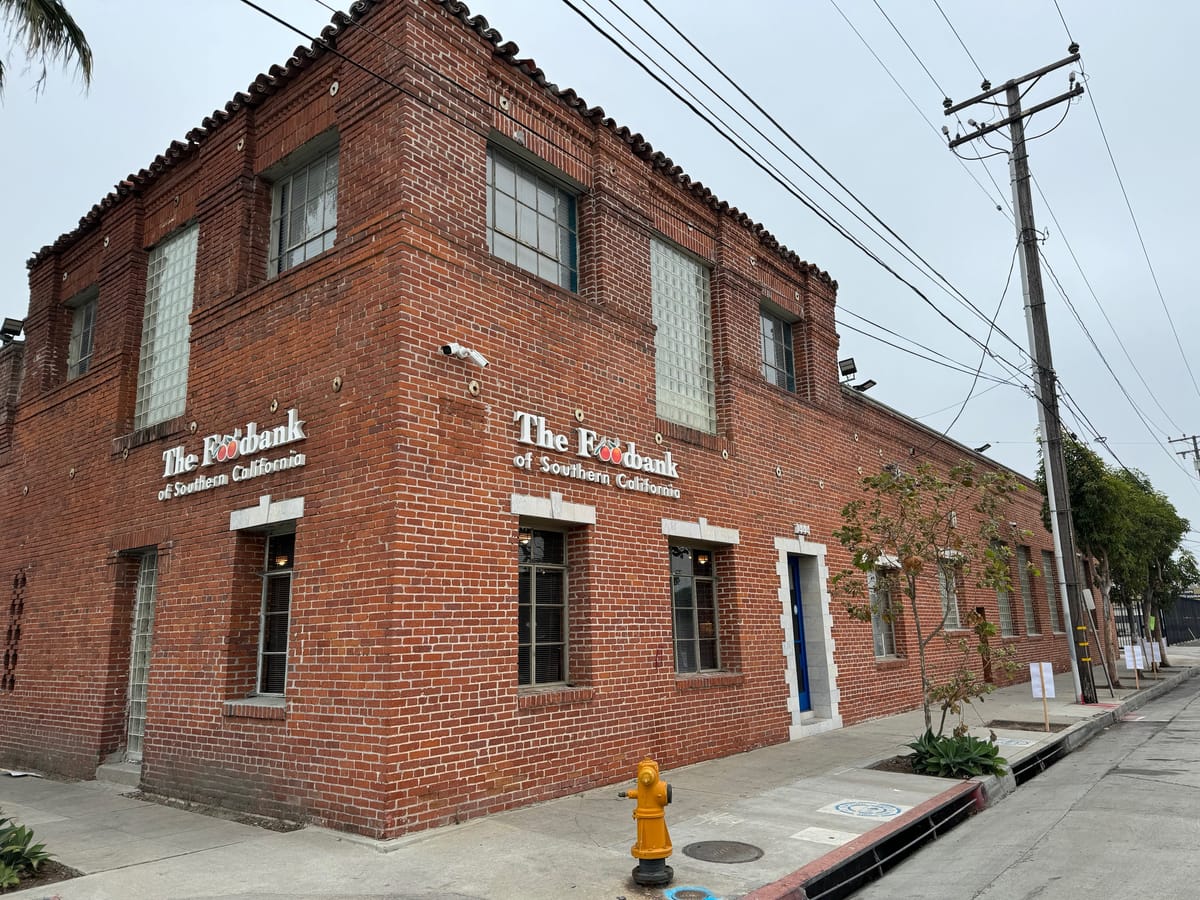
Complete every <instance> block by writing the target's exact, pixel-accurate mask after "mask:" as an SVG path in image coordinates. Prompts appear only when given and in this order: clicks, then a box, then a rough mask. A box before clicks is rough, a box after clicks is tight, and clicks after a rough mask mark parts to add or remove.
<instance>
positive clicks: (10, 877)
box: [0, 862, 21, 891]
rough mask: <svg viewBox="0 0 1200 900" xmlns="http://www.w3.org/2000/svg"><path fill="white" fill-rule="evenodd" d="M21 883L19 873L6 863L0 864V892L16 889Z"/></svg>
mask: <svg viewBox="0 0 1200 900" xmlns="http://www.w3.org/2000/svg"><path fill="white" fill-rule="evenodd" d="M20 883H21V873H20V872H19V871H17V870H16V869H14V868H13V867H12V866H10V865H8V863H2V862H0V891H3V890H6V889H8V888H10V887H16V886H17V885H18V884H20Z"/></svg>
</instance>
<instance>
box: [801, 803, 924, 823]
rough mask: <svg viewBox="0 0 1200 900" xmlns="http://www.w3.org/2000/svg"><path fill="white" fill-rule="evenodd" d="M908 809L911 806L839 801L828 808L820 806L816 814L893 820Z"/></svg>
mask: <svg viewBox="0 0 1200 900" xmlns="http://www.w3.org/2000/svg"><path fill="white" fill-rule="evenodd" d="M910 809H912V807H911V806H897V805H896V804H895V803H880V802H879V801H877V800H839V801H838V802H837V803H831V804H829V806H822V807H821V808H820V809H818V810H817V812H823V813H833V814H834V815H836V816H850V817H852V818H855V819H894V818H896V816H898V815H900V814H901V813H902V812H905V811H906V810H910Z"/></svg>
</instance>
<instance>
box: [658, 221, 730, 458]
mask: <svg viewBox="0 0 1200 900" xmlns="http://www.w3.org/2000/svg"><path fill="white" fill-rule="evenodd" d="M650 275H651V295H652V301H653V306H654V326H655V328H656V329H657V330H656V332H655V335H654V384H655V398H656V399H655V405H656V410H657V413H658V416H659V417H660V418H662V419H666V420H667V421H668V422H675V423H677V424H679V425H686V426H688V427H689V428H695V429H697V430H698V431H707V432H708V433H710V434H712V433H714V432H716V430H717V405H716V391H715V388H714V377H713V346H712V310H711V299H710V295H709V273H708V268H707V267H706V266H704V265H701V264H700V263H699V262H697V261H696V260H694V259H693V258H692V257H690V256H688V255H686V254H685V253H683V252H682V251H680V250H676V249H675V248H674V247H672V246H670V245H669V244H667V243H665V242H663V241H658V240H654V241H651V242H650Z"/></svg>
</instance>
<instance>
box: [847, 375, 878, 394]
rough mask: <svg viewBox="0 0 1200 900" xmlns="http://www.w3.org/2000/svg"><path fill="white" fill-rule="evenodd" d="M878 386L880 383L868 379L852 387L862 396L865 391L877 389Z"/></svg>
mask: <svg viewBox="0 0 1200 900" xmlns="http://www.w3.org/2000/svg"><path fill="white" fill-rule="evenodd" d="M876 384H878V382H877V381H875V379H873V378H868V379H867V380H866V381H860V382H859V383H858V384H852V385H850V386H851V387H852V388H854V389H855V390H856V391H858V392H859V393H860V394H861V393H863V392H864V391H869V390H870V389H871V388H873V387H875V385H876Z"/></svg>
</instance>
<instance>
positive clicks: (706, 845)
mask: <svg viewBox="0 0 1200 900" xmlns="http://www.w3.org/2000/svg"><path fill="white" fill-rule="evenodd" d="M683 852H684V853H685V854H686V855H688V856H690V857H692V859H702V860H704V861H705V862H716V863H744V862H754V860H756V859H758V858H759V857H761V856H762V855H763V852H762V850H760V849H759V848H758V847H755V846H754V845H753V844H742V843H739V842H738V841H697V842H696V843H694V844H688V845H687V846H686V847H684V848H683Z"/></svg>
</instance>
